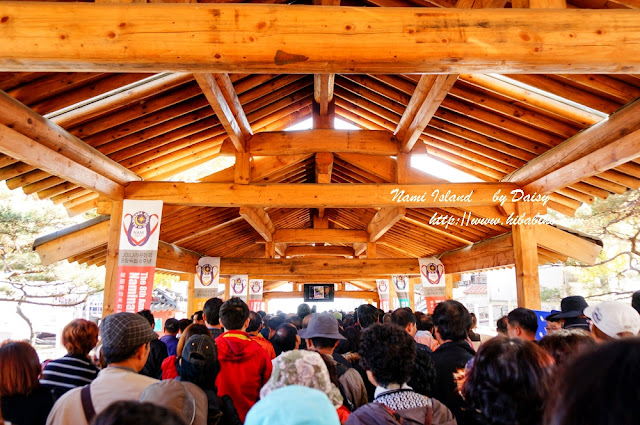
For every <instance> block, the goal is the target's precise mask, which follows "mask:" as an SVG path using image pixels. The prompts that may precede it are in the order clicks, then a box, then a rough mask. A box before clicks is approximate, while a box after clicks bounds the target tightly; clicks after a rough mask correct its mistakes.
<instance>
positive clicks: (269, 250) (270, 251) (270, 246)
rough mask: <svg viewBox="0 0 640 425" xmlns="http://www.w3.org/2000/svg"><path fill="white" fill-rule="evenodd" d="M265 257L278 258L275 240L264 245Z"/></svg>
mask: <svg viewBox="0 0 640 425" xmlns="http://www.w3.org/2000/svg"><path fill="white" fill-rule="evenodd" d="M264 258H276V244H275V242H273V241H272V242H267V243H266V244H265V245H264Z"/></svg>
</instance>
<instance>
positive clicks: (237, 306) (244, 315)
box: [220, 297, 249, 330]
mask: <svg viewBox="0 0 640 425" xmlns="http://www.w3.org/2000/svg"><path fill="white" fill-rule="evenodd" d="M248 318H249V307H248V306H247V304H246V303H245V302H244V301H242V300H241V299H240V298H238V297H233V298H231V299H230V300H228V301H226V302H225V303H224V304H222V306H221V307H220V322H221V323H222V326H224V328H225V329H226V330H238V329H242V327H243V326H244V323H245V322H246V321H247V319H248Z"/></svg>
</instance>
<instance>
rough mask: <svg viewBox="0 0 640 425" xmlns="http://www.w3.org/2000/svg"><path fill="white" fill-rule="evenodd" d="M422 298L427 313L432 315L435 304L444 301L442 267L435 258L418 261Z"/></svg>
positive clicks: (444, 291) (440, 262)
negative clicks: (425, 303)
mask: <svg viewBox="0 0 640 425" xmlns="http://www.w3.org/2000/svg"><path fill="white" fill-rule="evenodd" d="M418 264H419V265H420V280H421V282H422V296H423V297H424V299H425V301H426V302H427V311H428V312H429V313H433V309H434V308H436V304H438V303H439V302H441V301H444V300H445V299H446V290H445V278H444V265H443V264H442V261H440V260H438V259H437V258H435V257H429V258H420V259H418Z"/></svg>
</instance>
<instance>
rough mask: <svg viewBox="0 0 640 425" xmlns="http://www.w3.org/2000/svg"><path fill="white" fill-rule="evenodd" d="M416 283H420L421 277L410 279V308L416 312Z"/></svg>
mask: <svg viewBox="0 0 640 425" xmlns="http://www.w3.org/2000/svg"><path fill="white" fill-rule="evenodd" d="M416 283H420V278H419V277H418V278H416V277H410V278H409V307H411V310H412V311H415V310H416V294H415V287H416Z"/></svg>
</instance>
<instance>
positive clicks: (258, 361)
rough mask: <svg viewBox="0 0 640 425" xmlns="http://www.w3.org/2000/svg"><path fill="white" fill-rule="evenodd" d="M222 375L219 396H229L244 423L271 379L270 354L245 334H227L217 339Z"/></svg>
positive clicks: (217, 384)
mask: <svg viewBox="0 0 640 425" xmlns="http://www.w3.org/2000/svg"><path fill="white" fill-rule="evenodd" d="M216 345H217V346H218V361H219V362H220V373H218V377H217V378H216V386H217V388H218V396H220V397H222V396H223V395H228V396H229V397H231V400H233V404H234V405H235V406H236V410H237V411H238V416H240V419H241V420H242V421H243V422H244V418H245V416H247V412H248V411H249V409H251V407H252V406H253V405H254V404H255V403H256V402H257V401H258V400H259V399H260V389H261V388H262V386H263V385H264V384H265V383H266V382H267V380H268V379H269V377H270V376H271V370H272V369H273V366H272V365H271V359H269V356H268V355H267V352H266V351H265V350H264V349H263V348H262V347H260V345H258V343H257V342H255V341H252V340H251V338H250V337H249V335H248V334H247V333H246V332H243V331H227V332H225V333H223V334H222V335H220V336H219V337H217V338H216Z"/></svg>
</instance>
